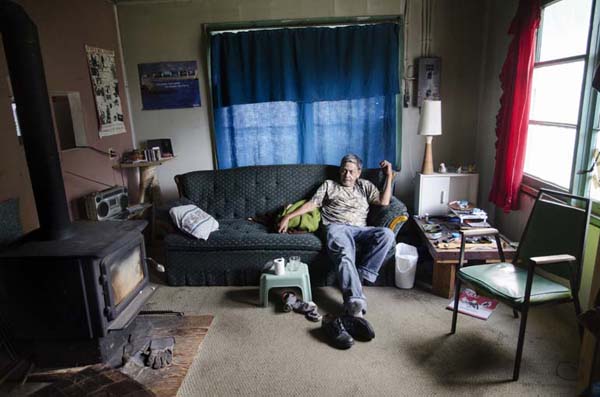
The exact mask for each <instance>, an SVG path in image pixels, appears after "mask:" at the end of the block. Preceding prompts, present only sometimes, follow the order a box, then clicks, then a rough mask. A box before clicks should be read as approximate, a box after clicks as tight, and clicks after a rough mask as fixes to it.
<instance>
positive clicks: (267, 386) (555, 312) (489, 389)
mask: <svg viewBox="0 0 600 397" xmlns="http://www.w3.org/2000/svg"><path fill="white" fill-rule="evenodd" d="M365 294H366V295H367V298H368V302H369V308H368V313H367V318H368V319H369V320H370V321H371V323H372V324H373V326H374V328H375V332H376V337H375V339H374V340H372V341H371V342H366V343H361V342H356V344H355V345H354V346H353V347H352V348H351V349H349V350H345V351H340V350H336V349H334V348H332V347H330V346H329V345H328V344H327V343H326V340H325V339H324V337H323V334H322V333H321V330H320V323H311V322H309V321H307V320H306V319H305V318H304V317H303V316H302V315H300V314H297V313H293V312H292V313H283V312H282V311H281V307H280V306H279V305H277V306H276V305H274V304H273V302H274V300H275V296H274V295H272V296H271V304H270V305H269V307H268V308H262V307H259V306H258V288H257V287H244V288H234V287H167V286H161V288H160V289H159V290H158V291H157V292H156V294H155V295H154V296H153V298H152V300H151V302H150V303H149V304H148V307H147V309H148V310H160V309H162V310H167V309H168V310H180V311H184V312H185V313H186V314H194V313H198V314H200V313H214V315H215V320H214V322H213V324H212V326H211V331H210V333H209V334H208V335H207V336H206V340H205V342H204V343H203V345H202V349H201V354H200V355H199V356H198V358H197V359H196V360H195V361H194V363H193V365H192V367H191V368H190V370H189V372H188V375H187V377H186V378H185V381H184V382H183V385H182V386H181V388H180V389H179V393H178V396H181V397H184V396H234V395H236V396H237V395H244V396H283V395H285V396H392V395H393V396H433V395H436V396H458V395H460V396H484V395H485V396H517V395H518V396H527V395H532V396H559V395H564V396H573V395H575V385H576V382H575V377H576V367H575V365H576V362H577V360H578V349H579V338H578V334H577V328H576V325H575V316H574V314H573V310H572V306H569V305H562V306H557V307H551V308H546V309H544V308H540V309H535V308H534V309H532V311H531V313H530V318H529V323H528V327H527V328H528V329H527V334H526V342H525V348H524V354H523V362H522V369H521V378H520V380H519V381H518V382H511V381H509V379H510V378H511V375H512V367H513V359H514V353H515V350H516V343H517V335H518V325H519V320H515V319H514V318H513V316H512V311H511V310H510V309H508V308H507V307H504V306H502V305H500V306H498V308H497V309H496V310H495V311H494V313H493V315H492V316H491V317H490V318H489V319H488V320H487V321H483V320H479V319H475V318H472V317H469V316H464V315H461V316H460V317H459V321H458V329H457V334H455V335H452V336H450V335H449V334H448V332H449V329H450V324H451V316H452V312H450V311H448V310H446V309H445V307H446V305H447V304H448V301H449V300H448V299H443V298H439V297H436V296H433V295H432V294H430V293H429V292H426V291H422V290H418V289H413V290H399V289H396V288H393V287H369V288H366V289H365ZM313 296H314V300H315V302H316V303H317V304H318V305H319V310H320V312H321V313H332V312H333V313H336V312H339V311H340V309H341V296H340V292H339V291H338V290H337V289H336V288H333V287H327V288H315V289H313Z"/></svg>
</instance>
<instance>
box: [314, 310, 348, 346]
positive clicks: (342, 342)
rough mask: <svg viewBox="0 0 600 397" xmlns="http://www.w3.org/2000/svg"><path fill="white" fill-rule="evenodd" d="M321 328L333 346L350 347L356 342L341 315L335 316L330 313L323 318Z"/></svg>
mask: <svg viewBox="0 0 600 397" xmlns="http://www.w3.org/2000/svg"><path fill="white" fill-rule="evenodd" d="M321 328H322V329H323V332H325V335H327V339H329V342H330V343H331V345H332V346H333V347H336V348H338V349H349V348H350V347H352V345H353V344H354V339H352V336H350V334H349V333H348V331H346V328H344V324H343V323H342V320H341V318H340V317H333V316H331V315H329V314H328V315H327V316H325V317H324V318H323V322H322V323H321Z"/></svg>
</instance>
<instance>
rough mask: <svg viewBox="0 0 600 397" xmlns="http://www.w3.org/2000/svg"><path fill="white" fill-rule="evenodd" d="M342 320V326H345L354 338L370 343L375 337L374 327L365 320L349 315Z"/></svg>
mask: <svg viewBox="0 0 600 397" xmlns="http://www.w3.org/2000/svg"><path fill="white" fill-rule="evenodd" d="M340 318H341V320H342V324H344V328H345V329H346V330H347V331H348V333H350V335H352V337H354V339H356V340H359V341H362V342H368V341H370V340H371V339H373V338H374V337H375V330H374V329H373V326H372V325H371V323H369V322H368V321H367V320H366V319H365V318H362V317H354V316H350V315H348V314H345V315H343V316H342V317H340Z"/></svg>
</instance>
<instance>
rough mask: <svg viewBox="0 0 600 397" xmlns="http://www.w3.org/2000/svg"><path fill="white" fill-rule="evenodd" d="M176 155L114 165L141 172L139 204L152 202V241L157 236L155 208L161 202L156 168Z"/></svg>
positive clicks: (116, 167) (118, 167) (117, 167)
mask: <svg viewBox="0 0 600 397" xmlns="http://www.w3.org/2000/svg"><path fill="white" fill-rule="evenodd" d="M174 158H175V157H168V158H164V159H161V160H159V161H140V162H137V163H119V164H115V165H113V168H115V169H120V170H123V169H134V168H137V169H138V172H139V177H140V182H139V198H138V204H151V206H152V216H151V223H150V224H151V236H152V237H151V238H152V241H154V240H155V237H156V222H155V219H154V218H155V217H154V210H155V208H156V206H157V205H159V204H160V203H161V192H160V184H159V183H158V175H157V174H156V169H157V167H158V166H160V165H162V164H163V163H164V162H166V161H169V160H172V159H174Z"/></svg>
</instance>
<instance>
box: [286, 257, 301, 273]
mask: <svg viewBox="0 0 600 397" xmlns="http://www.w3.org/2000/svg"><path fill="white" fill-rule="evenodd" d="M300 263H301V260H300V257H299V256H290V257H289V258H288V265H287V269H288V270H289V271H290V272H297V271H298V270H300Z"/></svg>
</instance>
